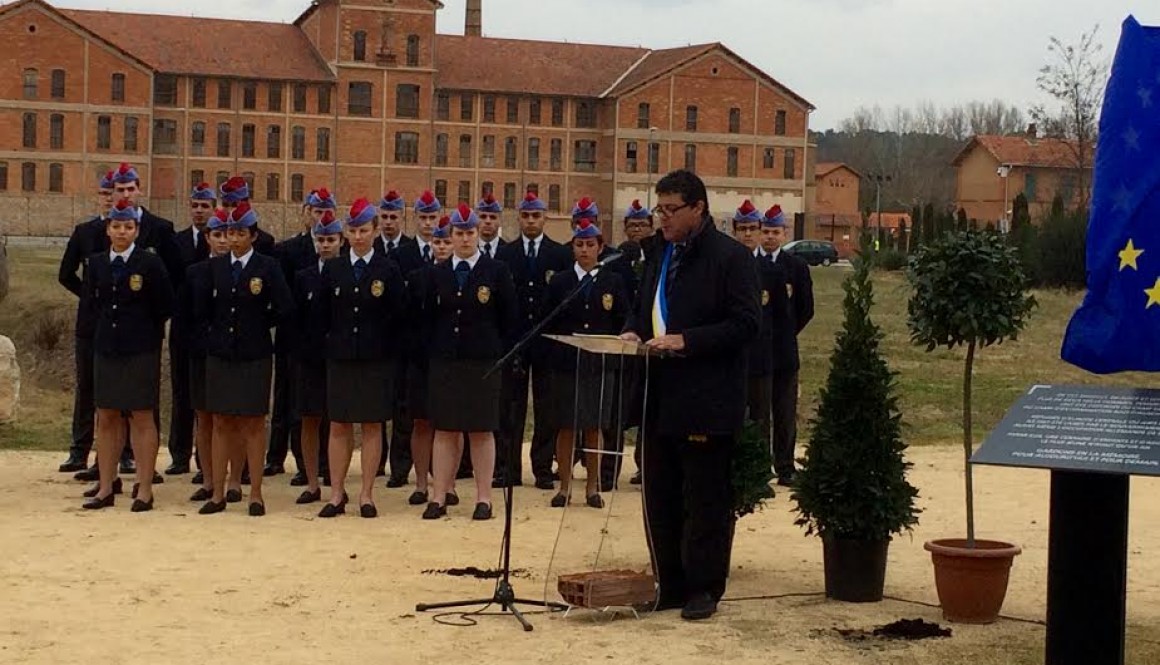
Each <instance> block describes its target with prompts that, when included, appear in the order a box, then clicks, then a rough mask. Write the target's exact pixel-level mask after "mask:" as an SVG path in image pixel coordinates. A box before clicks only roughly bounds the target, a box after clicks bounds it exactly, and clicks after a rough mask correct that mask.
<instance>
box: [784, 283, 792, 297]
mask: <svg viewBox="0 0 1160 665" xmlns="http://www.w3.org/2000/svg"><path fill="white" fill-rule="evenodd" d="M785 294H786V295H787V296H789V297H790V298H792V297H793V284H790V283H789V282H786V283H785Z"/></svg>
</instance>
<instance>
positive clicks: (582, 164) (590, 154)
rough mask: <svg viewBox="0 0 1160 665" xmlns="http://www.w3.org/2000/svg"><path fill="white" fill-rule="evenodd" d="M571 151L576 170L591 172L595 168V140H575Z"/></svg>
mask: <svg viewBox="0 0 1160 665" xmlns="http://www.w3.org/2000/svg"><path fill="white" fill-rule="evenodd" d="M572 151H573V159H572V163H573V168H574V169H575V170H576V171H582V172H584V173H591V172H593V171H595V170H596V141H576V143H575V144H574V145H573V148H572Z"/></svg>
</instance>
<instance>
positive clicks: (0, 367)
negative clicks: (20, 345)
mask: <svg viewBox="0 0 1160 665" xmlns="http://www.w3.org/2000/svg"><path fill="white" fill-rule="evenodd" d="M19 401H20V365H18V364H17V363H16V345H15V344H13V343H12V340H11V339H9V338H7V337H5V336H3V335H0V423H8V422H12V420H13V419H14V418H15V417H16V404H17V402H19Z"/></svg>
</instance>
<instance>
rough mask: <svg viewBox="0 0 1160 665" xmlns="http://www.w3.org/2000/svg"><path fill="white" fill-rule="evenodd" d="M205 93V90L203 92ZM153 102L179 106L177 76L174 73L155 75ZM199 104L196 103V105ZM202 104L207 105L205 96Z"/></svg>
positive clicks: (160, 104)
mask: <svg viewBox="0 0 1160 665" xmlns="http://www.w3.org/2000/svg"><path fill="white" fill-rule="evenodd" d="M203 95H204V92H203ZM153 103H154V104H156V105H157V106H177V77H176V76H174V75H172V74H156V75H154V77H153ZM197 105H198V104H197V103H196V99H195V103H194V106H197ZM201 106H205V100H204V97H203V99H202V103H201Z"/></svg>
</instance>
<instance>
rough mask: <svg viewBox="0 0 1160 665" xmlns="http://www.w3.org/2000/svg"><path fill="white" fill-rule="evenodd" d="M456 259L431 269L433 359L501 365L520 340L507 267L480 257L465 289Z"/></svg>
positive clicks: (428, 307) (428, 308)
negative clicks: (455, 268) (458, 277)
mask: <svg viewBox="0 0 1160 665" xmlns="http://www.w3.org/2000/svg"><path fill="white" fill-rule="evenodd" d="M455 261H456V259H455V258H454V257H453V258H451V259H450V260H448V261H444V262H443V263H440V264H438V265H436V266H435V267H434V268H433V269H432V272H433V288H431V289H430V291H429V292H428V293H427V294H426V311H427V312H428V314H427V316H428V317H429V319H430V326H431V336H430V347H429V348H430V352H431V357H432V358H444V359H462V360H498V359H499V358H500V357H502V356H503V354H504V353H505V352H506V351H507V349H508V348H510V347H511V344H512V343H513V342H514V341H515V336H516V334H517V331H516V325H517V320H518V319H517V317H518V314H519V309H518V307H517V306H516V290H515V285H514V284H512V277H511V273H510V272H509V271H508V267H507V266H506V265H505V264H503V263H501V262H499V261H496V260H495V259H489V258H487V257H486V256H483V255H482V254H481V255H480V257H479V261H478V262H477V263H476V264H475V268H473V269H472V271H471V274H470V275H469V276H468V278H467V283H466V284H465V285H464V287H463V289H462V290H461V289H460V288H459V283H458V281H457V280H456V279H455V274H454V273H453V272H452V264H453V263H454V262H455Z"/></svg>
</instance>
